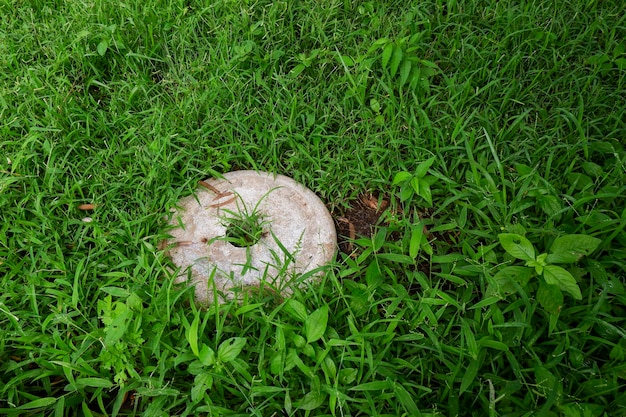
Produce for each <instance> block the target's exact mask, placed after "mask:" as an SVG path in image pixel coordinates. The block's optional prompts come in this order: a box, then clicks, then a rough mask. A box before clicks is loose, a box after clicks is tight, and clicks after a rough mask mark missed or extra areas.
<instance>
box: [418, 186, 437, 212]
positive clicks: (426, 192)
mask: <svg viewBox="0 0 626 417" xmlns="http://www.w3.org/2000/svg"><path fill="white" fill-rule="evenodd" d="M418 195H420V196H421V197H422V198H423V199H424V200H426V202H427V203H428V205H429V206H432V205H433V197H432V193H431V191H430V184H428V183H427V182H426V181H424V180H420V192H419V193H418Z"/></svg>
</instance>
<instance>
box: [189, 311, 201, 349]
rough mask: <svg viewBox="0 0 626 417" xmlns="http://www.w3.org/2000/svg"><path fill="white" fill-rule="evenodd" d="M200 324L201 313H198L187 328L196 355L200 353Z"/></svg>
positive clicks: (190, 344)
mask: <svg viewBox="0 0 626 417" xmlns="http://www.w3.org/2000/svg"><path fill="white" fill-rule="evenodd" d="M199 325H200V314H199V313H196V317H194V319H193V321H192V322H191V326H189V329H188V330H187V334H186V336H187V341H188V342H189V347H190V348H191V351H192V352H193V354H194V355H196V356H198V355H199V350H198V326H199Z"/></svg>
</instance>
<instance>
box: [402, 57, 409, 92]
mask: <svg viewBox="0 0 626 417" xmlns="http://www.w3.org/2000/svg"><path fill="white" fill-rule="evenodd" d="M410 74H411V61H409V60H408V59H405V60H404V61H402V64H400V87H402V86H403V85H404V84H406V81H407V80H408V79H409V75H410Z"/></svg>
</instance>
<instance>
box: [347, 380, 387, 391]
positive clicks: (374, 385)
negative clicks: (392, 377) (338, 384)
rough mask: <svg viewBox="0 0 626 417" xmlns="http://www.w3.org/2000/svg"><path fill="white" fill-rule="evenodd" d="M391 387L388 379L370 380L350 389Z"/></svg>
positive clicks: (372, 389)
mask: <svg viewBox="0 0 626 417" xmlns="http://www.w3.org/2000/svg"><path fill="white" fill-rule="evenodd" d="M391 388H393V384H392V383H391V382H390V381H387V380H386V381H372V382H366V383H364V384H359V385H357V386H355V387H352V388H350V389H349V390H350V391H382V390H386V389H391Z"/></svg>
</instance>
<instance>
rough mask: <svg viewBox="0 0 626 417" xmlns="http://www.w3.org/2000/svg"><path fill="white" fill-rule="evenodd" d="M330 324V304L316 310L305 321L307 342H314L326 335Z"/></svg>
mask: <svg viewBox="0 0 626 417" xmlns="http://www.w3.org/2000/svg"><path fill="white" fill-rule="evenodd" d="M327 324H328V306H327V305H324V306H322V307H321V308H318V309H317V310H315V311H314V312H313V313H311V315H310V316H309V317H307V319H306V321H305V322H304V329H305V331H306V340H307V343H313V342H315V341H317V340H319V339H321V338H322V336H324V333H325V332H326V326H327Z"/></svg>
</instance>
